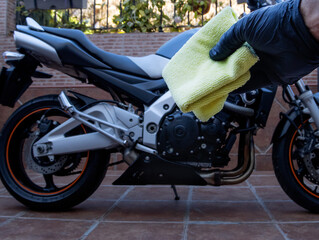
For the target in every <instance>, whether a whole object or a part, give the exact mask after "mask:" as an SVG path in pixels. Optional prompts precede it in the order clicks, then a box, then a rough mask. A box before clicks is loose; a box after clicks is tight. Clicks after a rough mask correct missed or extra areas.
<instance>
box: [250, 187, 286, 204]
mask: <svg viewBox="0 0 319 240" xmlns="http://www.w3.org/2000/svg"><path fill="white" fill-rule="evenodd" d="M255 189H256V193H257V195H258V196H259V197H260V198H261V199H262V200H263V201H274V200H290V198H289V197H288V195H287V194H286V193H285V192H284V191H283V190H282V189H281V187H257V188H255Z"/></svg>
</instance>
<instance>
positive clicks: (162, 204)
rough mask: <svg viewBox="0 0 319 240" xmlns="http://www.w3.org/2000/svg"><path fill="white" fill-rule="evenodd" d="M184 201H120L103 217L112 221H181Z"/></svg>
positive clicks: (183, 214) (184, 207)
mask: <svg viewBox="0 0 319 240" xmlns="http://www.w3.org/2000/svg"><path fill="white" fill-rule="evenodd" d="M185 212H186V202H184V201H175V200H171V201H159V202H153V201H122V202H120V203H119V204H118V205H117V206H116V207H115V208H114V209H113V211H112V212H111V213H109V214H108V215H107V216H106V217H105V218H104V219H105V220H113V221H183V219H184V216H185Z"/></svg>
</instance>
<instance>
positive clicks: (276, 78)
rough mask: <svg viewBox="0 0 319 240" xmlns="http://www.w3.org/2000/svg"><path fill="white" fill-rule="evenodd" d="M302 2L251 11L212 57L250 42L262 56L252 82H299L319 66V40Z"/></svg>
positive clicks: (225, 35)
mask: <svg viewBox="0 0 319 240" xmlns="http://www.w3.org/2000/svg"><path fill="white" fill-rule="evenodd" d="M299 4H300V0H295V1H293V0H290V1H286V2H283V3H280V4H277V5H275V6H271V7H266V8H263V9H260V10H257V11H255V12H252V13H250V14H248V15H247V16H246V17H244V18H242V19H240V20H239V21H238V22H237V23H236V24H234V25H233V26H232V27H231V28H230V29H229V30H228V31H227V32H226V33H225V34H224V35H223V36H222V38H221V40H220V41H219V42H218V44H217V45H216V46H215V47H214V48H212V50H211V51H210V53H209V54H210V57H211V58H212V59H213V60H216V61H218V60H223V59H225V58H226V57H228V56H229V55H231V54H232V53H233V52H234V51H235V50H236V49H237V48H239V47H241V46H242V44H243V43H244V42H248V43H249V44H250V45H251V46H252V47H253V48H254V49H255V51H256V53H257V55H258V56H259V58H260V61H259V62H258V63H257V64H256V65H255V66H254V67H253V68H252V69H251V73H252V76H251V79H250V80H249V82H248V83H249V84H250V85H254V86H256V88H259V87H262V86H265V85H269V84H292V83H294V82H296V81H297V80H299V79H300V78H301V77H303V76H305V75H307V74H309V73H310V72H312V71H313V70H314V69H315V68H316V67H318V66H319V42H317V41H316V39H315V38H314V37H313V36H312V35H311V34H310V32H309V31H308V28H307V27H306V25H305V23H304V21H303V18H302V16H301V13H300V11H299ZM250 88H252V87H251V86H250Z"/></svg>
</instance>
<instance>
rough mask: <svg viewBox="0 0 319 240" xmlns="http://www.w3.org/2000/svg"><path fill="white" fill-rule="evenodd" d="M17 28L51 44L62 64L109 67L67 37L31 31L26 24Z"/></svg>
mask: <svg viewBox="0 0 319 240" xmlns="http://www.w3.org/2000/svg"><path fill="white" fill-rule="evenodd" d="M17 29H18V30H19V31H21V32H24V33H27V34H29V35H31V36H34V37H36V38H38V39H40V40H42V41H43V42H45V43H47V44H49V45H50V46H52V47H53V48H54V49H55V50H56V51H57V53H58V55H59V57H60V59H61V62H62V63H63V64H64V65H72V66H86V67H96V68H110V67H109V66H107V65H106V64H104V63H103V62H101V61H99V60H97V59H95V58H94V57H92V56H90V55H89V54H88V53H86V52H85V51H83V49H82V48H81V47H79V46H78V45H77V44H76V43H74V42H72V41H70V40H68V39H65V38H62V37H58V36H54V35H52V34H49V33H46V32H38V31H33V30H30V29H29V27H27V26H17Z"/></svg>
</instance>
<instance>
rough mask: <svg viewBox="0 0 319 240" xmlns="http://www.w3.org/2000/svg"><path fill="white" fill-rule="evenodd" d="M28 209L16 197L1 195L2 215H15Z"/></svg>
mask: <svg viewBox="0 0 319 240" xmlns="http://www.w3.org/2000/svg"><path fill="white" fill-rule="evenodd" d="M26 210H27V208H25V207H24V206H23V205H22V204H21V203H20V202H18V201H17V200H15V199H14V198H12V197H0V216H13V215H16V214H18V213H20V212H23V211H26ZM0 239H1V238H0Z"/></svg>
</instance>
